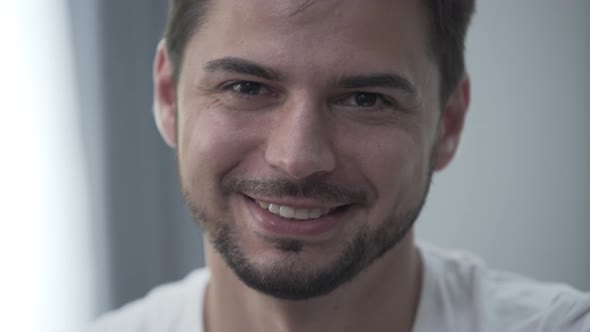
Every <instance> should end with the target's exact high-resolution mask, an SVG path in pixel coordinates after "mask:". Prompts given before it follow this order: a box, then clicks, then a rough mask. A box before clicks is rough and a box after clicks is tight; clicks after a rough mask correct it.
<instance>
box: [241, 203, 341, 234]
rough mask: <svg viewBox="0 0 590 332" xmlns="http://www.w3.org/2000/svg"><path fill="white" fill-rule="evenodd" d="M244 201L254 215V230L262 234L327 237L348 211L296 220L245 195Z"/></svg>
mask: <svg viewBox="0 0 590 332" xmlns="http://www.w3.org/2000/svg"><path fill="white" fill-rule="evenodd" d="M244 202H245V204H246V206H247V208H248V209H249V210H250V213H251V215H252V220H253V227H254V230H255V231H256V232H258V233H260V234H261V235H266V236H271V237H275V236H283V237H303V238H322V237H327V236H329V235H330V234H331V233H332V232H333V231H334V230H335V229H336V226H337V225H338V224H339V222H341V221H342V219H343V218H342V217H343V216H342V215H343V214H344V213H346V211H336V212H332V213H329V214H327V215H325V216H322V217H319V218H317V219H308V220H295V219H286V218H283V217H281V216H279V215H276V214H274V213H271V212H269V211H268V210H266V209H263V208H261V207H260V206H259V205H258V203H256V202H255V201H253V200H252V199H250V198H247V197H244ZM346 210H348V209H346Z"/></svg>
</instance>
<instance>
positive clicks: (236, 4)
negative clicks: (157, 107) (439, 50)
mask: <svg viewBox="0 0 590 332" xmlns="http://www.w3.org/2000/svg"><path fill="white" fill-rule="evenodd" d="M427 20H428V16H427V12H426V9H425V8H423V4H422V3H421V2H420V1H404V0H372V1H367V0H333V1H332V0H325V1H296V0H291V1H287V0H281V1H277V0H272V1H271V0H241V1H230V0H213V1H212V3H211V7H209V10H208V12H207V20H206V23H205V25H203V26H202V27H201V28H200V29H199V30H198V32H197V33H196V34H195V35H194V36H193V37H192V38H191V40H190V41H189V43H188V44H187V47H186V49H185V53H184V63H183V66H182V72H181V76H180V78H179V81H178V84H177V87H176V95H175V97H172V96H170V95H169V97H170V100H173V102H170V103H169V104H168V105H167V106H168V112H169V113H170V108H174V109H177V112H178V113H177V115H176V117H175V118H174V121H175V125H177V126H173V125H168V126H166V125H163V126H161V130H163V134H164V136H165V137H167V140H168V142H169V143H170V144H171V145H175V146H176V148H177V153H178V163H179V172H180V179H181V186H182V191H183V193H184V196H185V198H186V201H187V204H188V205H189V207H190V208H191V210H192V212H193V213H194V215H195V216H196V217H197V218H198V219H199V221H200V223H201V224H202V225H203V227H204V229H205V230H206V232H207V236H208V239H209V241H210V242H211V243H212V244H213V246H214V247H215V248H216V249H217V250H218V251H219V252H220V253H221V255H222V256H223V257H224V259H225V261H226V263H228V265H229V266H230V267H231V268H232V269H233V270H234V271H235V272H236V273H237V275H238V276H239V277H240V278H241V279H242V280H243V281H244V282H246V284H248V285H249V286H251V287H254V288H256V289H258V290H260V291H262V292H265V293H267V294H269V295H273V296H277V297H282V298H291V299H295V298H309V297H313V296H318V295H321V294H325V293H327V292H329V291H331V290H333V289H334V288H335V287H338V286H339V285H340V284H342V283H344V282H346V281H348V280H350V279H351V278H353V277H354V276H355V275H356V274H357V273H358V272H359V271H361V270H363V269H364V268H365V267H367V266H369V265H370V263H371V262H372V261H373V260H374V259H376V258H377V257H379V256H380V255H382V254H383V253H384V252H386V251H387V250H388V249H390V248H392V247H393V246H394V245H395V244H396V243H397V242H398V241H400V240H401V239H402V238H403V236H404V235H405V234H406V232H407V231H408V230H409V229H410V228H411V225H412V223H413V221H414V220H415V218H416V217H417V215H418V213H419V211H420V208H421V206H422V203H423V201H424V199H425V196H426V193H427V190H428V186H429V183H430V175H431V173H432V170H433V166H434V165H435V164H436V163H437V161H436V160H435V159H436V153H437V149H436V146H437V144H438V143H439V139H440V135H439V133H440V132H439V123H440V121H439V118H440V114H441V113H440V105H439V100H438V98H437V97H438V89H439V87H438V80H439V79H438V72H437V67H436V65H435V63H434V62H433V60H432V59H431V57H430V56H429V51H428V47H429V45H428V43H427V40H428V31H429V29H428V22H427ZM163 62H164V63H165V62H166V60H163ZM163 67H165V65H164V66H161V67H160V68H163ZM157 75H158V73H157ZM159 102H160V103H162V101H161V100H160V101H159ZM161 112H165V111H161ZM168 116H169V117H171V116H172V115H170V114H168ZM172 117H173V116H172ZM162 127H164V129H162ZM176 129H177V132H174V130H176Z"/></svg>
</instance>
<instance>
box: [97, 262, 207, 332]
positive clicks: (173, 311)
mask: <svg viewBox="0 0 590 332" xmlns="http://www.w3.org/2000/svg"><path fill="white" fill-rule="evenodd" d="M208 281H209V272H208V270H206V269H199V270H195V271H193V272H192V273H190V274H189V275H188V276H187V277H185V278H184V279H183V280H181V281H177V282H173V283H169V284H165V285H162V286H159V287H156V288H154V289H153V290H152V291H150V292H149V293H148V294H147V295H146V296H145V297H144V298H142V299H139V300H136V301H134V302H131V303H129V304H126V305H125V306H123V307H121V308H119V309H118V310H115V311H113V312H109V313H107V314H105V315H103V316H101V317H100V318H99V319H97V320H96V321H95V322H93V323H92V325H91V327H90V330H89V331H91V332H106V331H130V332H131V331H146V332H147V331H184V330H186V328H185V327H190V330H196V331H199V328H200V327H199V325H200V324H201V317H202V316H201V315H199V313H200V312H202V308H203V298H204V294H205V289H206V286H207V283H208Z"/></svg>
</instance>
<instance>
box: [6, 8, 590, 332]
mask: <svg viewBox="0 0 590 332" xmlns="http://www.w3.org/2000/svg"><path fill="white" fill-rule="evenodd" d="M166 9H167V1H166V0H136V1H133V0H127V1H120V0H119V1H115V0H43V1H41V0H37V1H18V2H17V1H10V2H6V3H4V4H3V8H2V11H0V28H1V29H2V31H4V32H5V33H4V42H3V47H2V51H1V52H0V61H1V62H0V64H1V65H2V66H3V71H2V73H3V75H2V79H1V80H0V96H1V99H0V100H1V101H2V108H1V109H2V114H4V116H3V119H4V121H5V124H6V126H4V127H3V129H2V130H1V131H0V144H1V145H2V151H3V154H2V157H1V158H2V162H1V163H0V165H1V166H0V167H1V171H0V177H1V179H0V180H1V184H2V185H1V186H0V202H2V203H1V204H2V208H1V209H2V210H1V211H2V214H1V216H2V217H1V223H0V227H1V229H0V255H1V258H2V260H1V262H2V263H3V268H2V273H1V274H0V277H1V278H2V279H1V281H2V282H0V292H1V293H2V294H3V296H2V299H1V300H0V309H1V310H2V312H4V313H9V314H8V315H6V314H5V315H3V316H4V317H3V318H2V323H1V324H2V326H3V327H11V328H10V329H9V330H11V331H56V332H57V331H78V330H79V326H82V325H83V324H84V322H86V321H88V320H90V319H93V318H94V317H96V316H97V315H98V314H100V313H102V312H104V311H106V310H110V309H113V308H117V307H119V306H121V305H122V304H124V303H126V302H128V301H130V300H133V299H136V298H138V297H141V296H142V295H144V294H145V293H146V292H147V291H148V290H149V289H150V288H152V287H154V286H155V285H157V284H160V283H162V282H166V281H171V280H176V279H179V278H182V277H183V276H184V275H185V274H186V273H187V272H188V271H190V270H192V269H194V268H195V267H197V266H202V265H203V263H204V261H203V257H202V239H201V237H200V233H199V230H198V228H197V226H195V225H194V224H193V223H192V221H191V219H190V217H189V216H188V213H187V211H186V209H185V208H184V206H183V204H182V201H181V198H180V194H179V192H178V188H177V181H176V171H175V160H174V154H173V151H171V150H170V149H168V148H167V147H166V146H165V145H164V143H163V142H162V140H161V139H160V137H159V135H158V133H157V130H156V128H155V125H154V123H153V119H152V112H151V108H152V78H151V72H152V69H151V67H152V59H153V54H154V50H155V47H156V44H157V42H158V40H159V39H160V37H161V35H162V32H163V28H164V24H165V18H166ZM588 17H590V2H588V1H585V0H570V1H565V2H556V1H551V0H523V1H509V0H501V1H500V0H494V1H492V0H480V1H479V3H478V12H477V14H476V16H475V18H474V20H473V25H472V28H471V30H470V33H469V36H468V42H467V63H468V68H469V71H470V73H471V80H472V106H471V108H470V113H469V116H468V121H467V125H466V129H465V134H464V137H463V141H462V146H461V148H460V151H459V154H458V156H457V158H456V159H455V161H454V162H453V163H452V164H451V166H450V167H449V168H448V169H447V170H445V171H444V172H442V173H440V174H438V175H437V176H435V178H434V183H433V186H432V190H431V194H430V197H429V200H428V202H427V205H426V208H425V210H424V211H423V213H422V215H421V217H420V220H419V221H418V225H417V230H418V231H417V233H418V237H419V238H420V239H422V240H423V241H428V242H432V243H435V244H437V245H439V246H442V247H448V248H461V249H467V250H470V251H473V252H475V253H476V254H477V255H479V256H481V257H483V258H484V259H485V260H486V261H487V263H488V264H489V265H490V266H491V267H493V268H498V269H506V270H511V271H516V272H519V273H523V274H526V275H529V276H531V277H533V278H536V279H539V280H545V281H557V282H565V283H569V284H571V285H573V286H575V287H577V288H580V289H582V290H585V291H590V240H589V238H590V220H589V219H590V217H589V216H590V144H589V143H590V88H589V87H590V20H588ZM6 121H8V123H6Z"/></svg>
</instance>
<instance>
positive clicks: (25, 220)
mask: <svg viewBox="0 0 590 332" xmlns="http://www.w3.org/2000/svg"><path fill="white" fill-rule="evenodd" d="M66 4H67V3H66V1H65V0H63V1H59V0H54V1H46V0H43V1H6V2H4V3H3V5H2V10H0V29H1V31H3V32H4V34H3V35H4V37H3V41H2V51H1V52H0V64H1V65H2V78H1V79H0V97H1V99H0V100H1V107H0V109H1V110H2V111H1V112H2V118H3V119H4V124H3V125H2V129H1V130H0V151H1V155H0V158H1V160H0V165H1V166H0V183H1V185H0V202H2V203H1V206H2V207H1V209H0V261H1V262H2V263H3V264H2V268H1V269H2V270H1V271H0V278H1V280H0V294H2V296H1V298H0V311H1V312H2V313H3V314H2V323H1V326H2V330H3V331H31V332H33V331H35V332H36V331H79V330H80V329H79V326H80V325H81V324H83V323H84V322H85V321H87V320H88V319H90V318H91V317H92V314H93V313H94V303H93V299H95V298H96V297H95V296H94V294H93V293H92V292H93V291H94V289H95V287H93V286H94V283H95V280H94V279H93V276H94V275H95V273H94V272H93V264H91V262H92V259H91V258H92V256H91V255H92V252H91V244H90V242H91V232H90V224H89V222H88V220H89V218H88V212H87V211H88V209H87V208H88V200H87V197H88V195H87V191H86V190H87V188H86V180H85V174H84V168H83V166H84V164H83V162H84V160H83V155H84V154H83V150H82V146H81V142H80V141H81V140H80V132H79V128H78V121H77V114H76V113H77V111H78V110H77V108H78V100H77V99H76V95H77V94H76V91H75V84H74V73H73V59H72V49H71V42H70V38H69V27H68V22H69V19H68V16H67V14H68V13H67V7H66Z"/></svg>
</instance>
